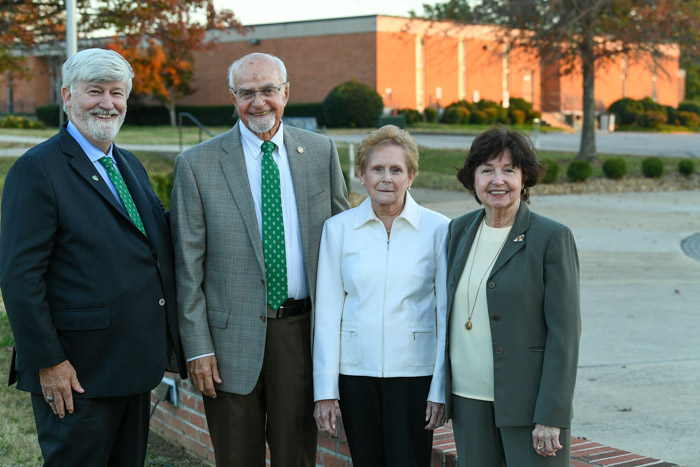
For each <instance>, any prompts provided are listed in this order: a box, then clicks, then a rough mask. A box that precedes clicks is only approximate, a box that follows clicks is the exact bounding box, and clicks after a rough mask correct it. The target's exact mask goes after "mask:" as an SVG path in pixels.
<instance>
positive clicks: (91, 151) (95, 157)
mask: <svg viewBox="0 0 700 467" xmlns="http://www.w3.org/2000/svg"><path fill="white" fill-rule="evenodd" d="M66 130H68V134H70V135H71V136H72V137H73V139H75V141H76V142H77V143H78V144H79V145H80V147H81V148H82V150H83V151H84V152H85V154H87V156H88V158H89V159H90V162H92V165H94V166H95V169H97V172H98V173H99V174H100V175H101V176H102V180H104V182H105V183H106V184H107V187H109V191H111V192H112V194H113V195H114V197H115V198H117V201H118V202H119V204H120V205H121V206H122V207H124V203H122V200H121V198H120V197H119V193H117V189H116V188H114V184H113V183H112V180H110V178H109V175H107V170H106V169H105V168H104V166H103V165H102V164H100V163H99V162H98V161H99V160H100V159H102V158H103V157H105V156H107V157H109V158H110V159H112V162H113V163H114V167H115V168H116V169H117V172H119V165H117V161H116V160H115V159H114V156H112V149H113V148H114V144H110V145H109V151H108V152H107V154H105V153H104V152H102V149H100V148H98V147H97V146H95V145H94V144H92V143H91V142H90V141H88V140H87V138H86V137H85V136H83V134H82V133H81V132H80V130H78V128H76V126H75V125H73V122H71V121H70V120H69V121H68V127H67V128H66ZM119 173H120V174H121V172H119Z"/></svg>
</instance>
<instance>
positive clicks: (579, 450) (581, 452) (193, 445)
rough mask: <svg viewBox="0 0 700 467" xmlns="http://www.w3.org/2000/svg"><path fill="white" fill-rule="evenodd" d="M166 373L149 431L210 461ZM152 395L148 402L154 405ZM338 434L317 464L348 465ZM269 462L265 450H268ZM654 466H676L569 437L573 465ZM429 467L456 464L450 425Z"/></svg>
mask: <svg viewBox="0 0 700 467" xmlns="http://www.w3.org/2000/svg"><path fill="white" fill-rule="evenodd" d="M167 376H168V377H169V378H171V379H173V380H175V381H176V382H177V391H178V392H177V393H178V407H175V406H174V404H173V403H172V402H160V403H159V404H158V407H157V408H156V410H155V412H154V414H153V417H152V418H151V430H152V431H154V432H156V433H158V434H159V435H161V436H163V437H164V438H166V439H168V440H170V441H172V442H173V443H175V444H178V445H180V446H183V447H184V448H185V449H187V450H188V451H189V452H191V453H193V454H195V455H196V456H198V457H200V458H201V459H204V460H206V461H208V462H211V463H212V465H213V463H214V450H213V448H212V447H211V438H210V437H209V431H208V428H207V424H206V419H205V416H204V406H203V405H202V397H201V394H200V393H199V391H197V390H196V389H194V387H193V386H192V385H191V384H190V383H189V381H188V380H185V381H183V380H181V379H180V378H179V377H178V376H177V375H175V374H170V373H168V374H167ZM155 402H156V399H155V396H153V397H152V404H155ZM338 431H339V436H338V437H337V438H334V437H332V436H330V435H328V434H326V433H319V435H318V449H317V451H316V462H317V465H320V466H324V467H351V466H352V460H351V458H350V449H349V448H348V443H347V441H346V437H345V431H344V429H343V424H342V421H341V423H339V427H338ZM267 458H268V463H269V452H268V456H267ZM652 464H653V465H654V467H672V466H676V467H679V466H678V464H673V463H669V462H664V461H661V460H659V459H654V458H651V457H646V456H643V455H639V454H634V453H630V452H628V451H623V450H620V449H615V448H611V447H608V446H605V445H602V444H598V443H594V442H592V441H589V440H587V439H585V438H576V437H572V438H571V465H572V466H573V467H590V466H599V467H602V466H615V467H632V466H643V465H652ZM431 467H457V448H456V446H455V443H454V435H453V433H452V427H451V425H450V424H448V425H446V426H444V427H442V428H439V429H437V430H435V434H434V436H433V461H432V466H431Z"/></svg>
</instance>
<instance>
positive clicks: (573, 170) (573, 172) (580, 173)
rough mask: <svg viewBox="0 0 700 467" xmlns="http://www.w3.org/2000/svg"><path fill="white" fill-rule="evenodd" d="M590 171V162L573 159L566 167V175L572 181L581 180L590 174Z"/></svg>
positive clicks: (591, 170)
mask: <svg viewBox="0 0 700 467" xmlns="http://www.w3.org/2000/svg"><path fill="white" fill-rule="evenodd" d="M592 172H593V168H592V167H591V163H590V162H588V161H584V160H575V161H572V162H571V163H570V164H569V167H568V168H567V169H566V177H567V178H568V179H569V180H570V181H572V182H583V181H585V180H587V179H588V178H589V177H590V176H591V173H592Z"/></svg>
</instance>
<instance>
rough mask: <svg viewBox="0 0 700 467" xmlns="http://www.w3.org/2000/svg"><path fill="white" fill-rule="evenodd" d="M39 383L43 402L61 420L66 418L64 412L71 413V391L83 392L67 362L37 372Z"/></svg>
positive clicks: (76, 376)
mask: <svg viewBox="0 0 700 467" xmlns="http://www.w3.org/2000/svg"><path fill="white" fill-rule="evenodd" d="M39 381H40V382H41V392H42V393H43V394H44V400H46V402H47V403H48V404H49V406H51V410H53V413H54V414H56V415H58V416H59V417H61V418H63V417H65V416H66V412H68V413H73V391H75V392H78V393H80V394H82V393H84V392H85V389H83V387H82V386H81V385H80V381H78V375H77V374H76V373H75V369H74V368H73V365H71V364H70V362H69V361H68V360H64V361H63V362H61V363H59V364H58V365H54V366H51V367H48V368H44V369H42V370H39Z"/></svg>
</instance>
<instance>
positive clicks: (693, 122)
mask: <svg viewBox="0 0 700 467" xmlns="http://www.w3.org/2000/svg"><path fill="white" fill-rule="evenodd" d="M676 115H678V123H679V124H681V125H683V126H685V127H688V128H695V127H697V126H698V125H700V115H698V114H696V113H695V112H688V111H687V110H679V111H678V112H677V113H676Z"/></svg>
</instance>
